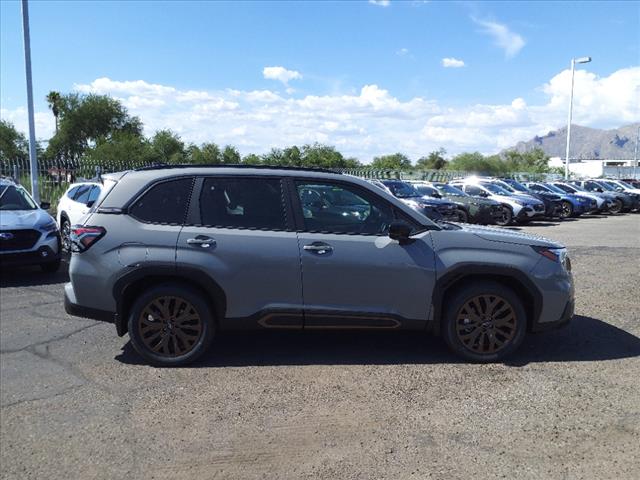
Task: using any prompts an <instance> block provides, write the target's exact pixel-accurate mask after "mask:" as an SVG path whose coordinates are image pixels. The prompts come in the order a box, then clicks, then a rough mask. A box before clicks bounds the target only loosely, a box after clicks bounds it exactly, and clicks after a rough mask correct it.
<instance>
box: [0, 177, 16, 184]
mask: <svg viewBox="0 0 640 480" xmlns="http://www.w3.org/2000/svg"><path fill="white" fill-rule="evenodd" d="M15 184H16V182H14V181H13V179H12V178H9V177H0V185H15Z"/></svg>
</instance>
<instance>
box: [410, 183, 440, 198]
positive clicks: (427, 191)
mask: <svg viewBox="0 0 640 480" xmlns="http://www.w3.org/2000/svg"><path fill="white" fill-rule="evenodd" d="M415 189H416V190H417V191H418V192H419V193H420V194H421V195H427V196H429V197H432V196H434V195H439V193H438V190H436V189H435V188H433V187H430V186H429V185H416V186H415Z"/></svg>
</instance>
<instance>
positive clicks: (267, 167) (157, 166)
mask: <svg viewBox="0 0 640 480" xmlns="http://www.w3.org/2000/svg"><path fill="white" fill-rule="evenodd" d="M170 168H255V169H260V170H294V171H295V170H297V171H302V172H320V173H337V174H339V175H342V172H339V171H337V170H331V169H329V168H315V167H290V166H278V165H246V164H233V163H214V164H211V163H205V164H193V163H179V164H167V163H157V164H153V165H147V166H146V167H138V168H136V169H134V170H135V171H136V172H142V171H146V170H168V169H170Z"/></svg>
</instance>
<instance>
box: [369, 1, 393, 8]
mask: <svg viewBox="0 0 640 480" xmlns="http://www.w3.org/2000/svg"><path fill="white" fill-rule="evenodd" d="M369 3H370V4H372V5H377V6H378V7H388V6H389V5H391V0H369Z"/></svg>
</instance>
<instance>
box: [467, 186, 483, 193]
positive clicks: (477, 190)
mask: <svg viewBox="0 0 640 480" xmlns="http://www.w3.org/2000/svg"><path fill="white" fill-rule="evenodd" d="M464 191H465V192H467V193H468V194H469V195H481V194H482V192H483V190H482V189H481V188H480V187H476V186H475V185H465V187H464Z"/></svg>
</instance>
